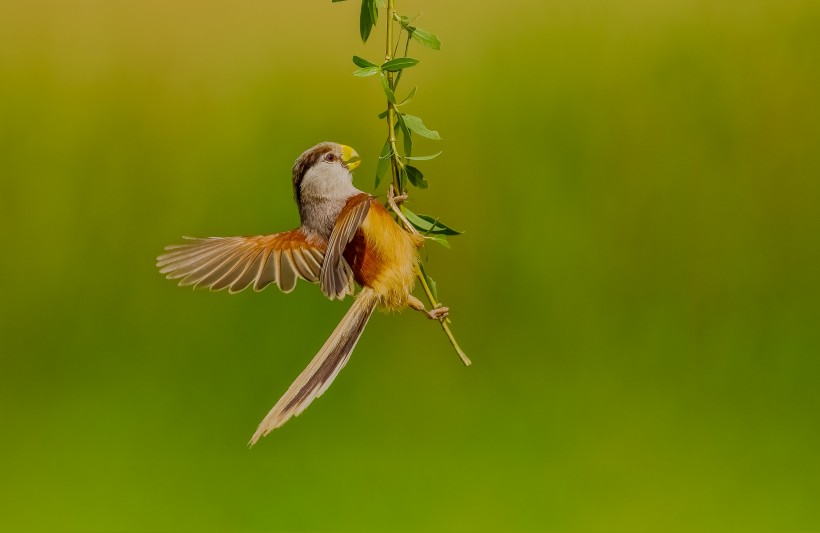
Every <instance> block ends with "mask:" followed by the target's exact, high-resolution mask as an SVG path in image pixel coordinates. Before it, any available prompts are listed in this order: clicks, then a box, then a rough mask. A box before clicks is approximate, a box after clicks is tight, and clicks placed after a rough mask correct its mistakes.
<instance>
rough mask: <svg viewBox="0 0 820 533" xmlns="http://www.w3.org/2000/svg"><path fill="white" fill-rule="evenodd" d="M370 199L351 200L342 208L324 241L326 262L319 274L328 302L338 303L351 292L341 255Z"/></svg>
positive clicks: (363, 196)
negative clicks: (336, 301)
mask: <svg viewBox="0 0 820 533" xmlns="http://www.w3.org/2000/svg"><path fill="white" fill-rule="evenodd" d="M372 199H373V197H372V196H370V195H369V194H367V193H362V194H357V195H356V196H353V197H351V198H350V199H349V200H348V201H347V203H346V204H345V206H344V208H342V212H341V213H339V218H337V219H336V224H335V225H334V226H333V231H332V232H331V234H330V238H329V239H328V242H327V250H326V251H325V261H324V263H322V271H321V273H320V275H319V282H320V283H321V285H322V292H323V293H325V296H327V297H328V298H330V299H331V300H333V299H334V298H338V299H340V300H341V299H342V298H344V296H345V294H348V293H349V292H350V277H349V276H350V266H348V264H347V261H345V260H344V257H342V254H343V253H344V251H345V247H346V246H347V245H348V243H350V241H351V240H353V237H354V236H355V235H356V231H357V230H358V229H359V226H361V225H362V222H364V219H365V218H366V217H367V213H368V212H369V211H370V202H371V200H372Z"/></svg>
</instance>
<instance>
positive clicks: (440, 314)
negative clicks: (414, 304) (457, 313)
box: [427, 305, 450, 320]
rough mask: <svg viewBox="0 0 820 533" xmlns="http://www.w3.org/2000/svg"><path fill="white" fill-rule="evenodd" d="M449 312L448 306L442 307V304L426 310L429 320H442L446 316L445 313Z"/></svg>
mask: <svg viewBox="0 0 820 533" xmlns="http://www.w3.org/2000/svg"><path fill="white" fill-rule="evenodd" d="M449 314H450V308H449V307H444V306H443V305H442V306H440V307H436V308H435V309H431V310H430V311H427V318H429V319H430V320H442V319H444V318H447V315H449Z"/></svg>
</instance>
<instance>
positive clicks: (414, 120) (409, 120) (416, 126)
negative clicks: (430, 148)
mask: <svg viewBox="0 0 820 533" xmlns="http://www.w3.org/2000/svg"><path fill="white" fill-rule="evenodd" d="M404 123H405V124H407V127H408V128H410V131H412V132H413V133H418V134H419V135H421V136H422V137H426V138H428V139H433V140H435V141H440V140H441V137H440V136H439V134H438V132H437V131H435V130H430V129H427V126H425V125H424V123H423V122H422V121H421V119H420V118H419V117H414V116H413V115H407V114H405V115H404Z"/></svg>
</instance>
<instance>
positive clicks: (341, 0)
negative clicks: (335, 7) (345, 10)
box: [332, 0, 345, 4]
mask: <svg viewBox="0 0 820 533" xmlns="http://www.w3.org/2000/svg"><path fill="white" fill-rule="evenodd" d="M332 1H333V3H334V4H335V3H336V2H344V1H345V0H332Z"/></svg>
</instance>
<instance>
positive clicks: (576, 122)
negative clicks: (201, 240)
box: [0, 0, 820, 532]
mask: <svg viewBox="0 0 820 533" xmlns="http://www.w3.org/2000/svg"><path fill="white" fill-rule="evenodd" d="M398 8H399V10H400V11H401V12H403V13H407V14H415V13H418V12H420V11H423V12H424V14H423V16H422V18H421V19H419V20H418V24H419V25H420V26H422V27H424V28H426V29H429V30H431V31H434V32H436V33H437V34H438V35H439V36H440V37H441V39H442V41H443V43H444V45H443V47H442V50H441V51H440V52H435V51H430V50H426V49H421V50H420V49H418V48H416V51H415V52H413V53H412V55H415V56H416V57H418V58H419V59H421V60H422V64H421V65H420V66H418V67H415V68H413V69H412V71H408V72H407V73H406V74H405V77H404V80H406V81H404V84H406V86H407V87H409V86H412V85H418V87H419V91H418V94H417V96H416V99H415V101H414V102H413V103H412V104H411V105H410V107H409V109H408V110H410V112H411V113H413V114H417V115H419V116H422V117H423V118H424V119H425V122H426V123H427V124H428V125H429V126H430V127H431V128H433V129H437V130H439V131H440V132H441V135H442V137H443V138H444V141H443V142H442V143H433V142H431V141H423V140H422V141H419V145H418V150H419V153H422V152H428V153H429V152H430V151H433V150H438V149H443V150H444V154H443V155H442V156H441V157H439V158H438V159H436V160H434V161H431V162H426V163H423V164H421V165H420V166H421V168H423V169H424V170H425V174H426V176H427V178H428V180H429V182H430V189H429V190H427V191H422V192H414V193H413V196H412V203H411V204H410V206H411V207H412V208H413V209H414V210H416V211H420V212H423V213H430V214H433V215H438V216H441V217H442V218H443V219H444V220H445V221H446V222H447V223H448V224H450V225H452V226H454V227H456V228H459V229H464V230H466V233H465V234H464V235H463V236H461V237H457V238H454V239H452V244H453V246H452V250H449V251H448V250H445V249H444V248H441V247H438V246H437V245H435V244H432V245H430V247H429V251H428V252H427V256H428V257H429V271H430V273H431V275H432V276H433V277H434V278H435V279H436V280H437V282H438V286H439V293H440V296H441V299H442V300H444V302H445V303H446V304H448V305H449V306H450V307H451V309H452V320H453V324H452V326H453V330H454V332H455V334H456V335H457V336H458V338H459V339H460V341H461V342H462V344H463V346H464V348H465V350H466V351H467V352H468V354H469V355H470V356H471V358H472V359H473V362H474V365H473V366H472V367H471V368H464V367H462V366H461V364H460V363H459V361H458V359H457V357H456V356H455V354H454V353H453V352H452V350H451V349H450V346H449V345H448V343H447V340H446V338H445V337H444V336H443V334H442V333H441V331H440V328H438V327H437V326H436V325H435V324H433V323H430V322H428V321H426V320H424V319H423V317H421V316H420V315H419V314H417V313H403V314H400V315H389V316H388V315H378V316H376V317H375V318H374V319H373V320H372V321H371V323H370V325H369V326H368V328H367V330H366V331H365V334H364V336H363V338H362V340H361V342H360V343H359V345H358V347H357V349H356V351H355V353H354V355H353V357H352V359H351V361H350V364H349V365H348V366H347V368H346V369H345V370H344V371H343V372H342V374H341V375H340V377H339V379H338V380H337V381H336V383H335V384H334V386H333V387H332V388H331V389H330V390H329V391H328V392H327V394H325V395H324V396H323V397H322V398H321V399H319V400H317V401H316V402H315V403H314V404H313V405H312V406H311V407H310V409H308V410H307V411H306V412H305V414H304V415H303V416H301V417H299V418H298V419H296V420H293V421H291V422H290V423H289V424H287V425H286V426H285V427H284V428H282V429H280V430H277V431H276V432H275V433H273V434H272V435H270V436H269V437H267V438H265V439H264V440H263V441H262V442H261V443H260V444H259V445H258V446H257V447H255V448H254V449H251V450H249V449H248V448H247V447H246V446H245V444H246V442H247V440H248V439H249V437H250V435H251V433H252V432H253V430H254V429H255V427H256V425H257V423H258V422H259V420H260V419H261V418H262V417H263V416H264V414H265V413H266V412H267V410H268V409H269V408H270V407H271V406H272V405H273V403H274V402H275V401H276V399H277V398H278V397H279V395H280V394H281V393H282V392H283V391H284V390H285V388H286V387H287V385H288V384H289V383H290V381H291V380H292V379H293V378H294V377H295V376H296V375H297V374H298V373H299V372H300V371H301V369H302V368H303V367H304V366H305V365H306V364H307V362H308V361H309V360H310V358H311V357H312V356H313V354H314V353H315V352H316V350H317V349H318V347H319V346H321V344H322V342H323V341H324V339H325V338H326V336H327V335H328V334H329V333H330V331H331V330H332V329H333V327H334V325H335V323H336V322H337V321H338V319H339V318H340V316H341V315H342V314H343V313H344V311H345V309H346V307H347V306H348V305H349V303H348V302H343V303H339V302H333V303H330V302H328V301H326V300H325V299H324V298H323V297H322V296H321V294H320V291H318V290H317V288H316V287H314V286H310V285H307V284H301V285H300V286H299V287H298V288H297V290H296V291H294V293H292V294H290V295H282V294H279V293H277V292H275V291H273V290H267V291H265V292H263V293H260V294H254V293H250V294H245V293H243V294H240V295H237V296H229V295H228V294H225V293H216V294H212V293H208V292H207V291H191V290H190V289H187V290H186V289H182V288H178V287H176V286H175V285H174V284H173V283H172V282H170V281H167V280H164V279H163V278H162V276H160V275H159V274H158V273H157V272H156V269H155V267H154V257H155V256H156V255H157V254H158V253H160V251H161V250H162V247H163V246H164V245H165V244H167V243H171V242H174V241H177V240H178V239H179V237H180V236H181V235H197V236H210V235H237V234H260V233H266V232H274V231H279V230H284V229H289V228H291V227H294V226H295V225H296V224H297V223H298V217H297V213H296V210H295V208H294V205H293V201H292V195H291V190H290V187H291V186H290V174H289V173H290V167H291V165H292V162H293V160H294V159H295V158H296V157H297V156H298V155H299V153H300V152H301V151H302V150H304V149H305V148H307V147H309V146H311V145H313V144H315V143H317V142H320V141H324V140H336V141H339V142H343V143H345V144H349V145H351V146H353V147H355V148H356V149H357V150H358V151H359V153H360V154H361V155H362V157H363V159H364V163H363V165H362V166H361V167H360V169H359V170H358V171H357V173H356V184H357V185H358V186H359V187H360V188H363V189H365V190H368V191H372V190H373V179H372V175H373V174H374V171H375V167H376V160H377V156H378V151H379V149H380V147H381V144H382V141H383V135H384V126H383V123H382V122H379V121H377V119H376V115H377V114H378V113H379V112H380V111H381V110H382V108H383V104H382V99H383V95H382V93H381V89H380V87H379V85H378V83H376V82H374V80H373V79H366V80H363V79H357V78H353V77H352V76H351V75H350V73H351V72H352V71H353V69H354V68H355V67H354V65H353V64H352V63H351V61H350V57H351V56H352V55H353V54H357V55H362V56H365V57H369V58H371V59H377V58H378V57H379V54H380V53H381V52H380V47H381V43H382V42H383V39H384V33H383V31H384V30H383V28H382V27H381V25H380V27H379V28H377V30H376V33H374V36H373V38H372V40H371V42H370V43H369V44H368V45H367V46H363V45H362V43H361V41H360V39H359V37H358V16H359V15H358V6H357V5H356V3H355V2H352V1H351V2H345V3H341V4H335V5H334V4H331V2H329V1H310V2H290V3H289V4H288V5H285V4H284V3H281V2H262V1H253V0H245V1H240V2H215V1H207V2H201V1H200V2H193V1H190V0H184V1H178V2H161V1H153V0H149V1H136V0H123V1H118V2H106V1H92V0H82V1H81V0H71V1H56V0H55V1H39V0H38V1H30V2H28V1H27V2H13V1H9V2H2V3H0V217H2V225H0V228H1V229H0V231H2V239H3V247H2V249H3V261H2V262H0V274H2V279H3V281H4V285H5V286H4V288H3V295H2V297H0V301H2V304H0V320H2V322H1V323H0V422H1V423H2V426H1V427H2V429H0V432H1V433H0V435H2V438H1V439H0V530H3V531H29V530H32V531H33V530H51V531H72V532H73V531H78V532H79V531H100V532H103V531H105V532H126V531H129V532H130V531H211V530H214V531H216V530H219V531H343V530H351V531H374V532H375V531H391V530H392V531H414V530H437V531H442V530H445V531H474V530H484V531H541V530H544V531H549V530H553V531H576V530H594V531H641V530H644V531H650V530H653V531H659V530H660V531H669V530H700V531H703V530H722V529H734V530H744V529H745V530H749V529H761V530H763V529H769V530H774V529H776V530H800V531H808V530H817V529H818V528H820V506H818V504H817V502H818V501H820V460H818V450H819V449H820V422H818V420H820V419H818V412H819V411H820V394H819V393H818V378H819V377H820V363H818V358H817V356H818V354H820V327H818V323H820V320H818V319H819V318H820V275H819V274H818V272H820V268H818V265H819V264H820V216H818V208H819V207H820V181H818V177H820V69H818V64H820V31H818V27H820V4H818V3H817V2H813V1H790V2H765V1H761V2H738V1H705V0H704V1H696V0H690V1H684V0H678V1H668V2H649V1H627V2H617V3H616V2H595V1H582V2H575V1H568V0H567V1H546V2H544V1H535V0H532V1H527V0H510V1H507V2H492V3H490V2H471V3H466V2H431V1H429V0H428V1H421V0H418V1H417V0H412V1H410V0H408V1H404V0H400V1H399V2H398ZM383 16H384V15H383V13H382V17H383ZM382 20H383V19H382ZM411 51H412V48H411ZM379 192H380V193H383V190H382V191H379Z"/></svg>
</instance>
